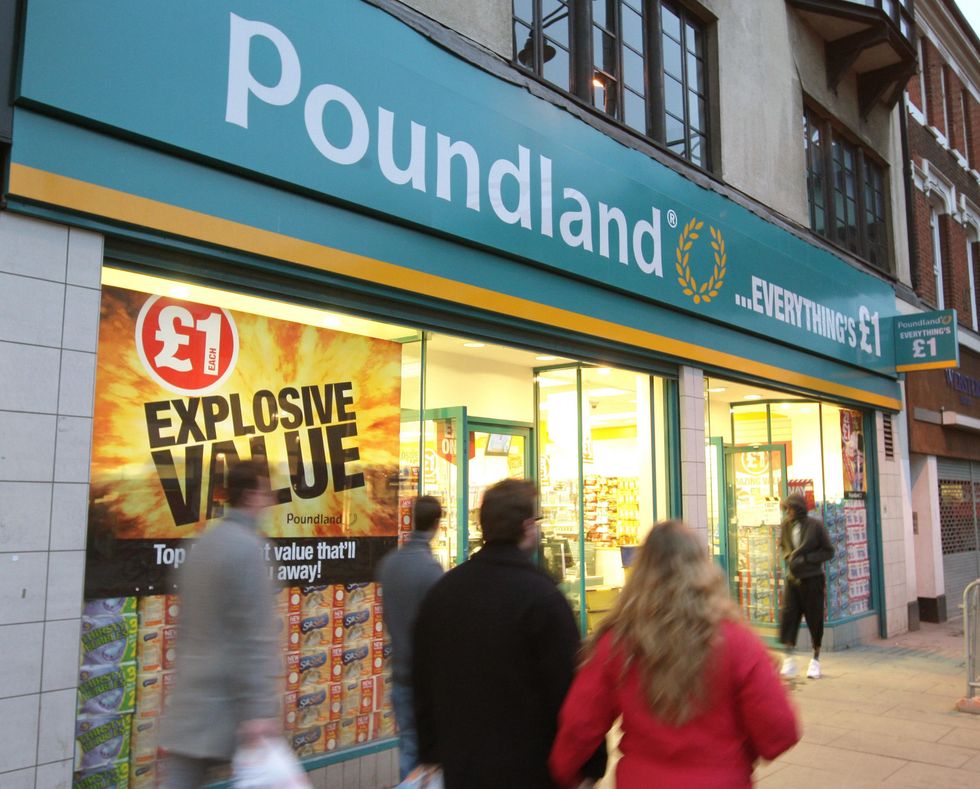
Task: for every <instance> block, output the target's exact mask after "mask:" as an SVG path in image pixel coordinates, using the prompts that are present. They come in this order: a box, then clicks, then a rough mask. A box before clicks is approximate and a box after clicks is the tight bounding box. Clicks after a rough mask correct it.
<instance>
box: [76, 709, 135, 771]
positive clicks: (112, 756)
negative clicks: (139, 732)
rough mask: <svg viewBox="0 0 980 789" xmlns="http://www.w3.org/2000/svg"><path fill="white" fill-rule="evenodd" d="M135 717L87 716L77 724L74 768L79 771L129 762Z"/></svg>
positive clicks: (79, 719) (78, 720)
mask: <svg viewBox="0 0 980 789" xmlns="http://www.w3.org/2000/svg"><path fill="white" fill-rule="evenodd" d="M131 736H132V716H130V715H113V716H105V717H84V718H78V719H77V720H76V721H75V766H76V768H77V769H78V770H91V769H92V768H94V767H103V766H105V765H111V764H117V763H128V762H129V751H130V738H131Z"/></svg>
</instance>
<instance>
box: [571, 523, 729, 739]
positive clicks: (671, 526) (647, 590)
mask: <svg viewBox="0 0 980 789" xmlns="http://www.w3.org/2000/svg"><path fill="white" fill-rule="evenodd" d="M737 616H738V614H737V611H736V608H735V605H734V604H733V603H732V601H731V599H730V598H729V596H728V587H727V584H726V582H725V577H724V575H723V573H722V572H721V569H720V568H719V567H717V566H716V565H715V563H714V562H713V561H712V560H711V558H710V557H709V556H708V552H707V550H706V548H705V546H704V545H703V544H702V542H701V540H700V539H699V538H698V536H697V535H696V534H695V533H694V532H693V531H692V530H691V529H690V528H689V527H688V526H686V525H685V524H683V523H681V522H680V521H676V520H671V521H663V522H662V523H658V524H656V525H655V526H654V527H653V529H651V531H650V534H649V535H647V538H646V540H645V541H644V543H643V545H642V546H641V547H640V549H639V551H638V552H637V555H636V558H635V560H634V562H633V570H632V572H631V575H630V578H629V580H627V581H626V584H625V586H624V587H623V591H622V592H621V593H620V595H619V598H618V599H617V601H616V604H615V605H614V606H613V609H612V611H610V613H609V615H608V616H607V617H606V618H605V619H604V620H603V621H602V623H601V624H600V626H599V628H598V629H597V631H596V632H595V633H594V634H593V636H592V639H591V641H590V645H589V650H588V652H589V653H591V651H592V650H594V648H595V645H596V644H597V643H598V641H599V639H600V638H601V637H602V636H603V635H604V634H605V633H611V634H612V637H613V640H614V642H615V643H616V645H617V647H618V648H619V649H621V650H622V651H623V652H624V654H625V655H626V661H625V663H624V668H623V673H624V674H625V673H626V672H627V671H629V670H630V669H631V668H633V667H635V668H636V669H637V670H638V671H639V676H640V684H641V686H642V687H643V690H644V693H645V695H646V701H647V704H648V705H649V707H650V709H651V711H652V712H653V713H654V714H655V715H656V716H657V717H659V718H660V719H661V720H663V721H665V722H667V723H670V724H673V725H676V726H680V725H681V724H683V723H685V722H686V721H688V720H690V719H691V718H692V717H694V716H695V715H696V714H697V713H698V712H699V711H700V710H701V707H702V705H703V703H704V701H705V694H706V689H707V683H706V677H705V669H706V668H707V664H708V659H709V657H710V656H711V652H712V650H713V648H714V647H715V645H716V644H717V641H718V637H719V625H720V624H721V622H722V621H724V620H726V619H736V618H737Z"/></svg>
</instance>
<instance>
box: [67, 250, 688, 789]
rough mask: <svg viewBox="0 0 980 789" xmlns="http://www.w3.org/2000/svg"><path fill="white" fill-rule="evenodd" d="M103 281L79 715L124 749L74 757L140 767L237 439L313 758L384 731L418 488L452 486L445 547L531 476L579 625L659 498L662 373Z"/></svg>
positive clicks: (453, 547)
mask: <svg viewBox="0 0 980 789" xmlns="http://www.w3.org/2000/svg"><path fill="white" fill-rule="evenodd" d="M102 284H103V287H102V322H101V326H100V334H99V348H98V355H97V378H96V388H95V400H96V405H95V415H94V423H95V431H94V435H93V442H92V464H91V469H90V479H91V483H90V502H89V504H90V508H89V536H88V545H87V550H86V571H85V603H84V613H83V618H82V632H83V636H82V642H83V643H82V650H81V651H82V659H81V666H80V674H79V676H80V683H81V684H80V687H79V719H78V721H79V724H78V725H79V727H80V731H85V730H87V729H90V728H92V727H93V726H103V727H105V729H104V731H105V732H106V733H107V735H108V734H112V732H117V733H118V732H125V733H126V736H125V737H124V738H122V739H124V740H125V742H126V743H129V746H128V747H129V750H125V749H124V750H122V751H118V752H116V751H112V752H111V754H109V756H104V754H103V753H102V751H101V750H98V751H97V750H96V749H95V748H94V746H93V748H92V749H91V752H90V751H89V750H86V749H87V747H88V746H87V745H85V744H84V743H89V742H92V743H94V745H98V742H96V740H97V738H96V737H85V738H83V739H80V740H79V742H80V743H82V744H81V745H80V747H81V748H82V752H80V753H79V760H80V763H81V764H82V765H84V766H85V767H86V769H87V768H89V767H91V768H92V769H94V770H98V769H102V768H104V767H106V765H107V764H109V763H108V762H104V759H105V758H111V759H112V760H114V761H113V762H112V763H113V764H114V763H116V762H118V763H119V764H125V765H126V768H127V769H128V770H129V773H130V774H132V775H137V776H140V778H141V779H145V780H147V781H150V782H152V780H153V776H154V775H155V771H156V754H157V735H158V728H157V726H156V722H157V721H158V720H159V717H160V714H161V711H162V710H164V709H165V707H166V703H167V701H166V699H167V693H168V689H169V688H170V687H171V684H172V681H173V678H174V676H175V675H174V671H175V670H176V667H177V665H178V664H179V660H180V657H179V654H180V640H179V632H180V619H179V608H180V599H179V594H178V592H179V590H178V589H176V588H175V586H174V576H173V575H172V571H173V569H174V566H175V565H177V564H179V563H180V561H181V558H182V557H183V556H186V551H187V546H188V543H187V542H186V540H187V539H188V538H193V537H195V536H197V535H199V534H200V533H201V532H202V531H203V530H204V529H205V528H207V527H208V525H209V524H210V523H212V522H214V521H216V520H217V519H219V518H220V517H221V516H222V515H223V514H224V508H225V497H224V492H223V491H224V489H225V482H224V480H225V473H226V471H227V469H228V468H229V467H230V465H231V463H232V462H234V460H235V459H260V460H263V461H264V462H265V463H266V464H267V466H268V469H269V474H270V484H271V486H272V493H273V500H274V504H273V505H272V506H271V507H270V508H269V510H268V511H267V515H266V516H265V517H266V522H265V524H264V529H265V532H266V534H267V536H268V537H269V538H270V544H271V547H270V553H269V558H270V573H271V574H272V576H273V577H274V578H276V579H277V580H278V581H279V585H280V592H279V593H278V594H277V603H276V612H277V613H276V616H277V619H278V622H279V632H280V646H281V653H282V682H283V688H284V692H283V703H282V709H283V728H284V730H285V732H286V734H287V737H288V739H289V741H290V742H291V743H292V745H293V747H294V748H295V750H296V752H297V754H298V755H299V756H301V757H303V758H310V759H314V760H329V759H331V758H333V756H332V755H333V754H334V752H336V754H337V758H343V751H344V750H345V749H347V748H350V747H353V746H355V745H364V744H369V743H371V742H374V741H378V740H383V739H390V738H391V737H393V736H394V735H395V731H394V717H393V713H392V709H391V699H390V694H389V692H388V681H387V677H388V674H387V668H386V667H387V664H388V661H389V657H390V649H389V648H388V645H387V634H386V633H385V632H384V628H383V620H382V600H381V592H380V590H379V589H378V588H377V586H376V585H375V584H374V582H373V579H374V570H375V565H376V562H377V560H378V559H379V558H380V557H381V556H382V555H383V554H384V553H385V552H386V551H387V550H393V549H394V548H395V547H396V546H397V545H398V543H399V541H400V540H401V539H402V538H403V537H404V536H405V535H406V534H407V533H408V532H409V531H410V530H411V528H412V521H411V502H412V499H413V498H414V497H415V496H417V495H419V494H420V493H425V494H432V495H436V496H438V497H439V498H440V499H441V500H442V502H443V505H444V510H445V518H444V521H443V523H442V524H441V527H442V528H441V529H440V532H439V535H438V536H437V538H436V539H435V541H434V548H435V551H436V554H437V556H438V557H439V558H440V559H441V561H442V562H443V564H444V565H445V566H446V567H451V566H453V565H454V564H457V563H458V562H460V561H464V560H465V559H466V558H467V557H468V556H469V555H470V554H471V553H472V552H473V551H474V550H477V549H479V547H480V545H481V544H482V535H481V532H480V526H479V517H478V513H479V505H480V499H481V497H482V494H483V491H484V490H485V488H486V487H487V486H489V485H491V484H493V483H495V482H497V481H499V480H501V479H503V478H506V477H517V478H526V479H531V480H536V481H537V483H538V485H539V488H540V491H541V506H542V514H543V515H544V516H545V517H544V520H543V522H542V535H543V539H542V544H541V552H540V557H539V560H540V561H541V563H542V566H543V567H544V568H545V569H546V570H547V571H549V572H551V573H552V574H553V575H554V577H555V579H556V581H557V582H558V583H560V584H561V585H562V588H563V589H564V590H565V592H566V593H567V594H568V596H569V599H570V600H571V601H572V603H573V605H574V607H575V611H576V615H577V616H578V617H579V621H580V622H581V624H582V627H583V631H584V630H585V629H587V628H588V627H589V626H590V625H594V624H595V622H597V621H598V620H599V619H600V618H601V617H602V616H603V615H604V613H605V612H606V611H608V608H609V606H610V605H611V602H612V601H613V600H614V599H615V597H616V595H617V594H618V590H619V589H620V588H621V587H622V584H623V581H624V579H625V574H626V573H627V572H628V565H629V561H630V558H631V551H632V550H634V549H635V546H636V545H637V544H638V542H639V541H640V540H642V538H643V537H644V535H645V533H646V530H647V529H648V528H649V527H650V525H651V524H652V523H653V522H654V521H655V520H657V519H662V518H664V517H666V516H667V515H668V513H669V512H671V511H672V510H671V508H670V502H669V494H668V485H667V479H668V476H669V475H668V471H667V464H668V452H667V434H666V429H665V426H666V424H667V417H666V407H665V390H666V386H667V383H666V382H665V380H664V379H663V378H659V377H654V376H651V375H649V374H643V373H636V372H631V371H626V370H618V369H613V368H607V367H595V366H589V365H586V364H584V363H582V362H580V361H578V360H575V359H569V358H561V357H557V356H555V355H551V354H546V353H543V352H533V351H529V350H522V349H517V348H508V347H504V346H498V345H493V344H490V343H487V342H483V341H480V340H475V339H467V338H463V337H453V336H450V335H444V334H431V333H425V332H422V331H421V330H418V329H416V328H413V327H407V326H398V325H393V324H389V323H385V322H382V321H375V320H371V319H367V318H362V317H356V316H353V315H347V314H343V313H340V312H335V311H332V310H329V309H321V308H317V307H314V306H309V305H302V304H295V303H289V302H285V301H279V300H276V299H274V298H268V297H265V296H257V295H250V294H247V293H240V292H231V291H228V290H223V289H219V288H215V287H208V286H204V285H201V284H195V283H190V282H176V281H172V280H167V279H162V278H158V277H153V276H148V275H144V274H137V273H133V272H129V271H122V270H119V269H115V268H112V267H109V266H107V267H105V268H104V269H103V283H102ZM107 640H108V641H111V642H112V643H110V644H107V643H106V642H107ZM175 647H176V651H175ZM301 656H305V657H307V658H308V659H307V660H301ZM228 670H229V671H231V672H234V670H235V669H234V667H233V666H232V667H229V669H228ZM107 674H111V677H109V678H108V679H107V678H106V676H105V675H107ZM137 680H138V681H137ZM120 689H121V692H119V691H120ZM95 721H97V722H95ZM99 731H100V733H101V732H102V730H101V729H100V730H99ZM130 733H131V739H130ZM99 742H101V740H99ZM106 752H107V753H108V749H106ZM100 759H102V760H103V761H100ZM317 763H323V762H322V761H318V762H317ZM110 766H111V765H110ZM82 777H85V776H82ZM93 780H94V779H93Z"/></svg>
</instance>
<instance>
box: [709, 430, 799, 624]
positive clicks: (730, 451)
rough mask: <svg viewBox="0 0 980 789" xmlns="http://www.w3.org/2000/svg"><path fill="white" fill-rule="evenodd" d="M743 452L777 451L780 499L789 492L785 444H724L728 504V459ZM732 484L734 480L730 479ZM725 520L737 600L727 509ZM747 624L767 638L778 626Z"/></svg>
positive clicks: (735, 565) (735, 564)
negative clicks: (765, 633)
mask: <svg viewBox="0 0 980 789" xmlns="http://www.w3.org/2000/svg"><path fill="white" fill-rule="evenodd" d="M745 452H770V453H771V452H779V465H780V471H781V474H780V491H779V498H780V499H784V498H786V495H787V494H788V492H789V486H788V481H787V479H786V445H785V444H753V445H751V446H725V447H724V456H725V462H724V464H723V465H724V471H723V472H722V473H723V477H724V479H725V496H726V504H728V482H729V480H728V461H729V459H731V458H732V457H733V456H734V455H737V454H740V453H745ZM769 478H770V481H771V480H772V466H771V465H770V467H769ZM732 484H734V480H732ZM737 501H738V497H737V496H735V497H733V499H732V503H733V504H734V503H735V502H737ZM725 520H726V526H727V528H728V531H729V534H728V546H729V551H730V553H729V556H728V564H727V569H728V571H729V572H728V587H729V589H730V591H731V593H732V597H733V599H736V600H737V599H738V595H737V591H738V590H737V584H736V580H737V576H736V575H733V574H732V573H731V569H732V568H735V569H737V568H738V556H737V555H735V553H731V551H733V550H734V551H737V550H738V539H737V538H736V539H732V534H731V527H732V524H731V518H730V517H729V514H728V512H727V511H726V513H725ZM777 561H781V560H780V559H777ZM776 569H777V570H778V569H779V567H778V565H777V568H776ZM773 580H774V582H775V580H776V579H775V578H774V579H773ZM773 593H774V594H775V595H777V599H778V594H779V589H778V585H777V588H774V589H773ZM777 617H778V611H777ZM749 624H750V625H751V626H752V627H753V628H755V629H756V630H761V631H764V632H765V631H768V632H767V635H768V636H769V640H771V639H772V638H773V637H774V635H775V629H776V627H777V626H778V622H774V623H773V624H768V623H765V622H753V621H751V620H749Z"/></svg>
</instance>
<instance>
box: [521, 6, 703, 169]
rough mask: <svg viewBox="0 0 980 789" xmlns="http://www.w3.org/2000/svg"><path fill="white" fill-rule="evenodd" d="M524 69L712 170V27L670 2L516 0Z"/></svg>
mask: <svg viewBox="0 0 980 789" xmlns="http://www.w3.org/2000/svg"><path fill="white" fill-rule="evenodd" d="M514 52H515V58H516V60H517V62H518V64H520V65H521V66H523V67H524V68H526V69H528V70H530V71H532V72H534V73H535V74H537V75H538V76H539V77H541V78H543V79H545V80H547V81H548V82H550V83H552V84H553V85H555V86H557V87H558V88H561V89H562V90H563V91H566V92H567V93H570V94H571V95H573V96H575V97H577V98H579V99H581V100H582V101H584V102H587V103H588V104H590V105H591V106H593V107H595V108H596V109H597V110H599V111H600V112H603V113H604V114H606V115H607V116H609V117H611V118H614V119H615V120H617V121H619V122H620V123H622V124H624V125H625V126H628V127H629V128H631V129H633V130H635V131H637V132H639V133H640V134H643V135H645V136H647V137H650V138H651V139H653V140H656V141H657V142H659V143H661V144H663V145H664V146H666V147H667V148H669V149H670V150H671V151H673V152H674V153H676V154H678V155H680V156H682V157H684V158H685V159H687V160H688V161H690V162H693V163H694V164H696V165H698V166H699V167H703V168H706V169H707V168H709V167H710V166H711V162H710V156H709V153H710V146H709V123H708V94H707V66H706V42H705V25H704V23H703V22H702V21H701V20H699V19H698V18H697V17H695V16H694V15H692V14H691V13H690V12H689V11H688V10H686V9H685V8H684V7H683V6H680V5H676V4H674V3H671V2H665V1H664V0H514Z"/></svg>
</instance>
